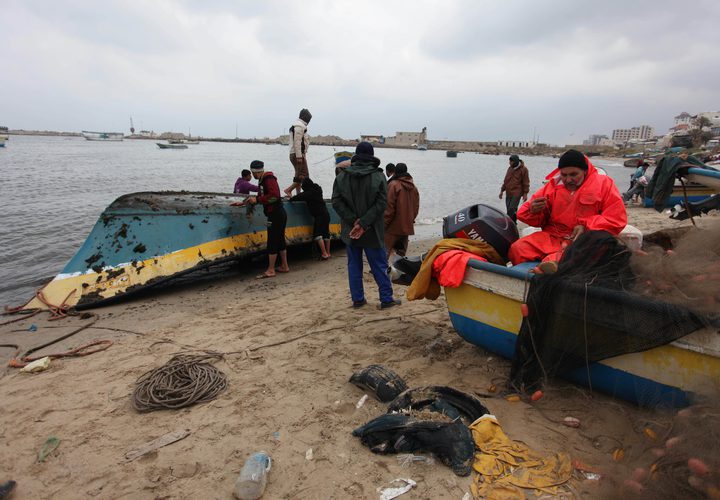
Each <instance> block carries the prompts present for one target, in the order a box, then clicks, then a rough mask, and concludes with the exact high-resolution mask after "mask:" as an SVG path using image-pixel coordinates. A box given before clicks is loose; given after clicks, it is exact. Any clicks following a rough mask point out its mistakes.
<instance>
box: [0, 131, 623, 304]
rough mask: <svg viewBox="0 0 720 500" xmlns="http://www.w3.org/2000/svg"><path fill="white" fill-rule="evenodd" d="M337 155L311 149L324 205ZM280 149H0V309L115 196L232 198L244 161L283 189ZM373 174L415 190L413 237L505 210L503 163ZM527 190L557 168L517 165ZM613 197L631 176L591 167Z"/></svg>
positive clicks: (432, 156) (140, 143)
mask: <svg viewBox="0 0 720 500" xmlns="http://www.w3.org/2000/svg"><path fill="white" fill-rule="evenodd" d="M344 149H349V150H351V151H352V148H341V147H330V146H317V145H311V147H310V150H309V154H308V159H309V166H310V176H311V177H312V178H313V180H315V181H316V182H318V183H319V184H320V185H321V186H322V187H323V191H324V193H325V196H326V197H330V195H331V193H332V183H333V179H334V176H335V165H334V159H333V154H334V153H335V152H336V151H342V150H344ZM288 153H289V151H288V147H287V146H282V145H278V144H268V145H266V144H248V143H219V142H218V143H216V142H201V143H200V144H199V145H190V146H188V149H180V150H174V149H160V148H158V147H157V145H156V144H155V141H151V140H128V139H126V140H125V141H122V142H94V141H87V140H85V139H83V138H81V137H39V136H17V135H13V136H11V138H10V140H9V141H7V143H6V147H5V148H0V214H1V215H0V217H2V219H1V222H0V305H6V304H9V305H16V304H19V303H21V302H24V301H25V300H26V299H28V298H29V297H30V296H31V295H32V293H33V292H34V290H35V289H37V288H38V287H39V286H41V285H42V284H43V283H44V282H45V281H47V280H49V279H50V278H52V277H53V276H55V275H56V274H57V273H58V272H59V271H60V270H61V269H62V268H63V267H64V266H65V263H66V262H67V261H68V260H69V259H70V257H72V255H73V254H74V253H75V251H76V250H77V249H78V248H79V247H80V245H81V244H82V243H83V242H84V241H85V237H86V236H87V234H88V233H89V232H90V229H91V228H92V226H93V225H94V224H95V222H96V221H97V219H98V216H99V215H100V213H101V212H102V211H103V210H104V209H105V207H107V206H108V205H109V204H110V203H112V202H113V200H115V199H116V198H117V197H119V196H121V195H123V194H127V193H132V192H138V191H167V190H186V191H210V192H232V189H233V186H234V184H235V180H236V179H237V177H238V176H239V175H240V171H241V170H242V169H244V168H249V165H250V162H251V161H252V160H255V159H258V160H263V161H264V162H265V168H266V170H272V171H273V172H274V173H275V175H276V176H277V177H278V179H279V182H280V188H281V189H284V188H286V187H288V186H289V185H290V183H291V181H292V177H293V169H292V166H291V165H290V162H289V160H288ZM375 153H376V156H377V157H378V158H380V160H381V166H382V167H384V166H385V165H386V164H387V163H399V162H404V163H406V164H407V166H408V171H409V173H410V174H411V175H412V176H413V179H414V181H415V184H416V185H417V187H418V190H419V191H420V214H419V216H418V219H417V221H416V227H415V231H416V235H415V237H414V238H416V239H420V238H422V239H426V238H439V237H440V235H441V226H440V224H441V222H442V218H443V216H445V215H447V214H449V213H451V212H454V211H456V210H458V209H460V208H462V207H465V206H468V205H471V204H474V203H487V204H489V205H492V206H495V207H497V208H500V209H502V210H504V207H505V201H504V200H500V199H498V193H499V191H500V185H501V184H502V181H503V178H504V176H505V171H506V169H507V166H508V159H507V157H506V156H493V155H480V154H476V153H460V154H459V155H458V156H457V158H447V157H446V156H445V151H435V150H430V151H416V150H407V149H386V148H377V149H376V151H375ZM524 160H525V164H526V165H527V167H528V169H529V171H530V185H531V187H530V191H531V193H532V192H534V191H535V190H536V189H538V188H540V186H541V185H542V181H543V179H544V177H545V176H546V175H547V174H548V173H549V172H550V171H551V170H552V169H553V168H554V167H555V165H557V159H554V158H549V157H525V158H524ZM595 163H596V165H598V166H602V167H603V168H604V169H605V170H606V171H607V172H608V174H609V175H610V176H612V177H613V178H614V179H615V181H616V183H618V184H619V186H620V189H621V190H622V191H624V190H625V189H626V188H627V187H628V184H629V175H630V174H631V173H632V172H631V171H630V169H626V168H623V167H622V165H621V164H620V163H610V162H603V161H596V162H595Z"/></svg>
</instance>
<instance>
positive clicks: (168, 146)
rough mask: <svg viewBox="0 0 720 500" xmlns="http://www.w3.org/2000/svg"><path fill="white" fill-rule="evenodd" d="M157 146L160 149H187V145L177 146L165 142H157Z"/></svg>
mask: <svg viewBox="0 0 720 500" xmlns="http://www.w3.org/2000/svg"><path fill="white" fill-rule="evenodd" d="M155 144H157V145H158V147H159V148H160V149H187V148H188V147H187V144H177V143H173V142H169V143H167V144H165V143H164V142H156V143H155Z"/></svg>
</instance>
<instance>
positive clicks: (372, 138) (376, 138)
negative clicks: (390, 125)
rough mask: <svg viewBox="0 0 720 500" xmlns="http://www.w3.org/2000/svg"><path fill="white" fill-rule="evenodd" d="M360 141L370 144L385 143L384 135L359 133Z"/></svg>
mask: <svg viewBox="0 0 720 500" xmlns="http://www.w3.org/2000/svg"><path fill="white" fill-rule="evenodd" d="M360 142H369V143H372V144H385V136H384V135H361V136H360Z"/></svg>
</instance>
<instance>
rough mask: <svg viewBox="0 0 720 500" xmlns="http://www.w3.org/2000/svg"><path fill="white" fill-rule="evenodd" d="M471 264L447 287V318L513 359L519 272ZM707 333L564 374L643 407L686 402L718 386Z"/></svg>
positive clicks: (717, 358)
mask: <svg viewBox="0 0 720 500" xmlns="http://www.w3.org/2000/svg"><path fill="white" fill-rule="evenodd" d="M469 266H470V267H469V269H468V271H467V273H466V276H465V281H464V282H463V284H462V285H461V286H460V287H458V288H446V289H445V296H446V299H447V304H448V311H449V314H450V320H451V321H452V324H453V326H454V327H455V330H456V331H457V332H458V334H459V335H460V336H461V337H462V338H463V339H465V340H466V341H468V342H470V343H472V344H475V345H478V346H481V347H483V348H485V349H487V350H489V351H491V352H493V353H496V354H498V355H500V356H503V357H506V358H508V359H511V358H512V357H513V353H514V351H515V342H516V340H517V335H518V332H519V331H520V325H521V323H522V313H521V308H520V306H521V303H522V294H523V290H524V281H523V279H522V276H523V273H522V272H520V271H518V270H515V271H516V272H517V273H518V274H517V275H512V274H511V271H512V268H511V269H509V270H506V268H502V267H501V266H494V265H493V264H488V263H480V262H478V261H475V260H471V261H470V264H469ZM478 268H482V269H478ZM494 268H498V269H494ZM501 272H504V273H505V274H509V275H507V276H503V275H502V274H500V273H501ZM711 333H712V332H709V331H699V332H695V333H693V334H691V335H689V336H687V337H683V338H682V339H680V340H678V341H676V342H673V343H671V344H668V345H664V346H660V347H656V348H653V349H649V350H647V351H643V352H639V353H632V354H625V355H622V356H616V357H613V358H609V359H606V360H603V361H600V362H596V363H591V364H590V365H589V367H587V368H586V367H583V368H580V369H575V370H572V371H569V372H567V373H565V374H563V378H566V379H568V380H570V381H572V382H575V383H578V384H581V385H586V386H591V387H592V388H593V389H595V390H599V391H601V392H604V393H607V394H610V395H612V396H614V397H617V398H620V399H624V400H626V401H630V402H633V403H636V404H639V405H641V406H650V407H657V406H663V407H683V406H687V405H689V404H691V403H692V402H693V401H694V400H696V398H697V397H698V396H700V395H707V396H710V395H713V394H715V393H716V391H717V389H718V387H717V385H718V380H720V349H718V347H720V346H718V345H716V344H718V342H717V340H716V339H715V338H714V337H716V336H717V335H715V336H712V335H711Z"/></svg>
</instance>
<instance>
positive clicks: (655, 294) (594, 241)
mask: <svg viewBox="0 0 720 500" xmlns="http://www.w3.org/2000/svg"><path fill="white" fill-rule="evenodd" d="M716 229H717V227H715V228H713V229H702V230H701V229H695V230H693V231H688V234H686V235H683V237H682V238H680V240H684V239H685V238H687V237H690V235H691V234H692V235H693V238H696V239H697V240H699V241H702V242H703V243H702V248H703V257H702V258H703V260H704V261H705V262H701V261H700V260H699V259H698V257H697V256H698V252H697V248H693V243H692V241H691V243H689V244H685V243H683V242H682V241H677V238H675V239H673V237H672V236H668V237H667V238H666V239H667V241H666V245H667V246H669V247H676V250H675V252H674V253H672V252H671V253H668V252H667V251H666V250H667V248H663V247H662V246H661V245H653V244H652V243H651V242H649V243H648V247H653V246H654V247H656V248H655V249H650V252H649V254H648V255H642V254H640V255H638V254H633V253H632V252H630V251H629V250H628V249H627V248H626V247H625V246H624V245H623V244H622V243H621V242H619V241H618V240H617V239H616V238H614V237H613V236H612V235H610V234H609V233H607V232H604V231H590V232H587V233H585V234H583V235H582V236H581V237H580V238H578V240H577V241H576V242H575V243H573V244H572V245H571V246H570V247H568V249H567V250H566V251H565V253H564V255H563V258H562V260H561V262H560V263H559V265H558V271H557V273H555V274H549V275H540V276H537V277H535V278H534V279H533V280H531V283H530V286H529V289H528V295H527V301H526V302H527V304H528V308H529V315H528V317H527V318H525V319H524V321H523V323H522V326H521V329H520V334H519V336H518V341H517V344H516V348H515V355H514V358H513V363H512V371H511V385H512V386H513V388H514V389H516V390H522V391H530V390H535V389H536V388H539V387H540V386H542V385H543V384H544V383H546V382H547V381H548V380H549V379H552V378H553V377H555V376H556V375H560V374H562V373H564V372H567V371H569V370H572V369H576V368H581V367H587V366H588V365H589V363H592V362H594V361H599V360H602V359H606V358H610V357H613V356H618V355H621V354H626V353H632V352H639V351H644V350H647V349H651V348H653V347H657V346H660V345H663V344H667V343H669V342H671V341H673V340H676V339H678V338H680V337H683V336H684V335H687V334H689V333H691V332H693V331H695V330H697V329H699V328H702V327H704V326H707V325H709V324H711V323H712V322H714V319H715V318H714V317H713V316H712V315H713V314H714V313H716V312H717V311H718V309H719V308H718V307H715V308H714V309H713V308H712V303H714V304H716V305H717V300H718V298H719V297H720V293H719V292H718V285H720V281H712V282H708V281H702V279H698V281H692V277H690V276H689V275H690V274H692V273H695V275H698V273H699V274H700V275H704V274H705V269H706V267H704V266H713V265H717V264H720V259H719V258H718V256H719V255H720V247H719V246H718V242H719V241H720V238H718V237H717V235H718V232H717V230H716ZM695 233H698V235H695ZM659 239H662V238H659ZM650 240H652V238H650ZM708 242H710V244H708ZM695 245H697V243H695ZM684 252H687V253H688V256H687V257H683V256H682V255H681V254H683V253H684ZM673 259H676V260H675V261H674V264H675V265H674V267H673V266H669V265H668V262H669V261H672V260H673ZM691 262H692V263H691ZM718 276H720V269H719V270H718ZM660 283H662V287H660V288H658V287H657V285H658V284H660ZM687 283H694V284H699V283H703V284H704V285H706V288H705V289H702V290H700V289H699V288H698V289H693V290H692V291H689V290H688V293H692V297H693V298H694V299H696V300H690V298H689V297H691V296H690V295H687V294H685V295H684V296H683V295H682V294H681V293H678V291H677V289H678V284H679V285H680V286H681V287H682V286H689V285H688V284H687ZM590 382H591V383H592V380H591V381H590Z"/></svg>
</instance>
